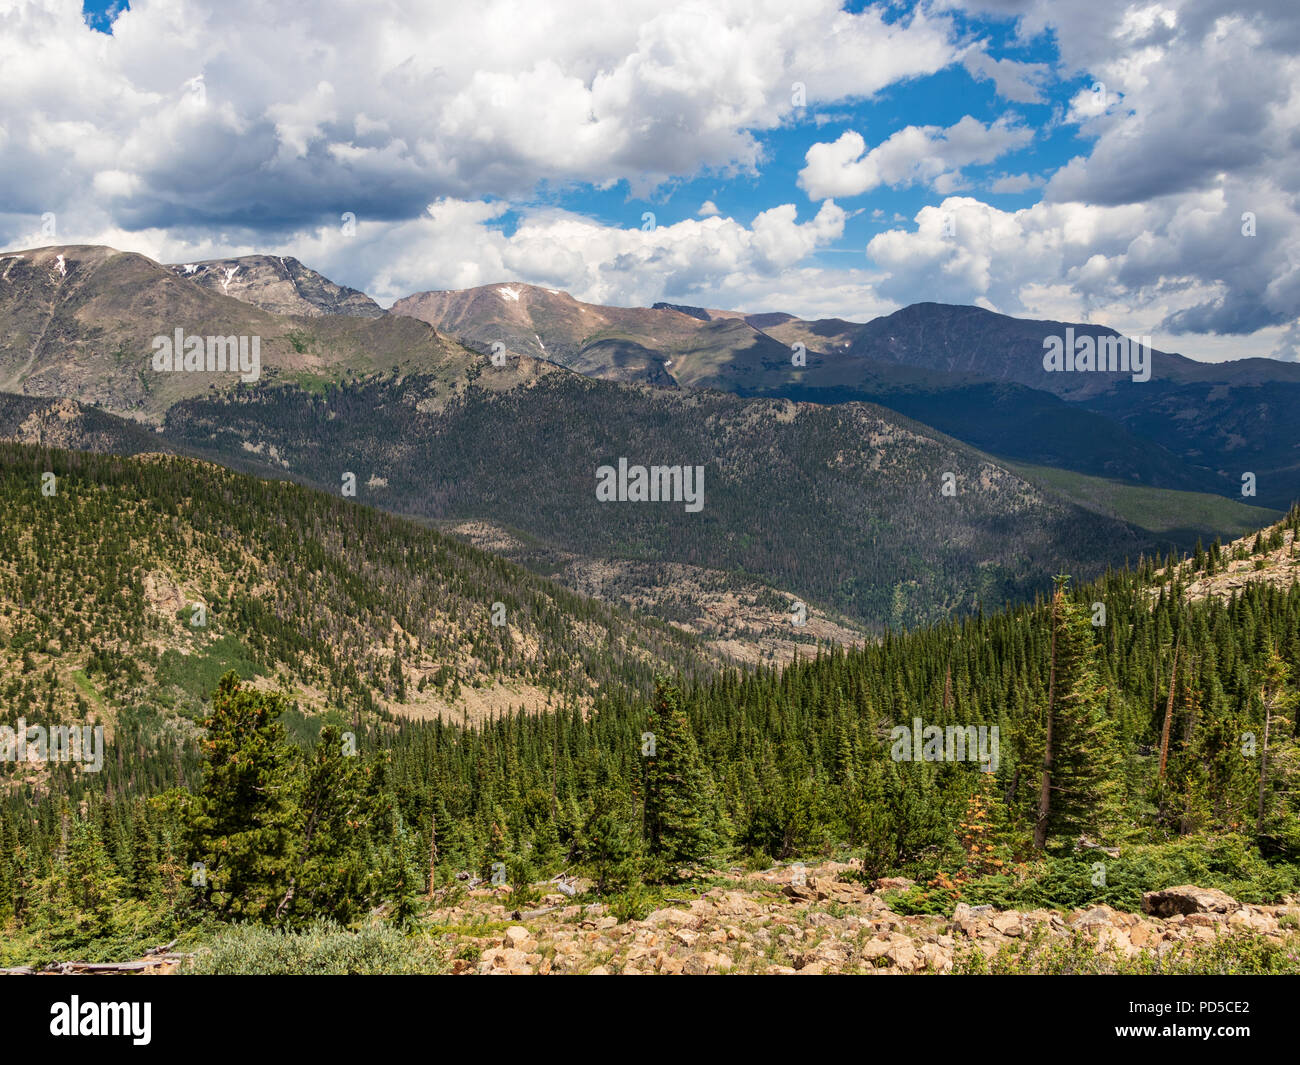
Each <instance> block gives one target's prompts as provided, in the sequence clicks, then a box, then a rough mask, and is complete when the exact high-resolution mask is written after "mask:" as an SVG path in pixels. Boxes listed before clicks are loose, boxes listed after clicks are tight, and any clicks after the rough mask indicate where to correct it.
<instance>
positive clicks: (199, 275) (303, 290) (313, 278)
mask: <svg viewBox="0 0 1300 1065" xmlns="http://www.w3.org/2000/svg"><path fill="white" fill-rule="evenodd" d="M170 269H171V270H172V271H174V272H175V273H176V274H177V275H179V276H180V277H184V278H187V279H189V280H190V281H193V282H194V283H195V284H196V285H202V286H203V287H204V288H207V289H211V290H212V291H214V292H220V293H221V294H222V295H223V296H231V297H233V298H234V299H237V300H242V301H243V302H245V303H251V304H253V306H255V307H261V308H262V309H263V310H266V311H270V312H271V313H272V314H296V315H301V316H303V317H308V318H315V317H318V316H320V315H325V314H341V315H346V316H350V317H356V318H382V317H383V315H384V309H383V308H382V307H380V306H379V304H377V303H376V302H375V301H374V300H372V299H371V298H370V297H369V296H367V295H366V294H365V293H364V292H361V291H359V290H357V289H355V288H348V287H347V286H346V285H337V284H335V283H334V282H333V281H331V280H330V279H329V278H328V277H325V276H324V275H323V274H318V273H317V272H316V271H315V270H312V269H311V268H309V267H306V266H304V265H303V264H302V263H300V262H299V261H298V260H297V259H295V258H294V257H293V256H292V255H243V256H240V257H238V258H235V259H208V260H205V261H203V262H197V263H174V264H172V265H171V267H170Z"/></svg>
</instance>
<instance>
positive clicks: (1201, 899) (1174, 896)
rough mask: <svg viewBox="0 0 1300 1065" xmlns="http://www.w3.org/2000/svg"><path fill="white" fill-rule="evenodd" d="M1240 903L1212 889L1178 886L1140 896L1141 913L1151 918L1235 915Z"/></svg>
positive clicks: (1185, 885)
mask: <svg viewBox="0 0 1300 1065" xmlns="http://www.w3.org/2000/svg"><path fill="white" fill-rule="evenodd" d="M1239 909H1241V903H1239V902H1238V901H1237V900H1236V899H1234V898H1233V897H1232V896H1231V895H1226V894H1224V893H1223V892H1222V891H1217V890H1215V889H1214V888H1203V887H1197V886H1196V885H1195V884H1180V885H1179V886H1178V887H1171V888H1165V889H1164V890H1163V891H1148V892H1146V893H1145V894H1144V895H1143V896H1142V912H1143V913H1149V914H1151V915H1152V916H1153V917H1172V916H1173V915H1174V914H1176V913H1183V914H1187V913H1235V912H1236V911H1237V910H1239Z"/></svg>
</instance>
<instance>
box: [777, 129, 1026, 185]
mask: <svg viewBox="0 0 1300 1065" xmlns="http://www.w3.org/2000/svg"><path fill="white" fill-rule="evenodd" d="M1032 139H1033V131H1032V130H1030V129H1029V128H1027V127H1025V126H1022V125H1020V124H1019V123H1018V121H1017V120H1016V119H1015V118H1014V117H1011V116H1005V115H1004V116H1003V117H1001V118H999V119H997V120H996V121H994V122H992V123H990V124H989V125H987V126H986V125H984V124H983V123H982V122H980V121H979V120H978V119H975V118H972V117H971V116H970V115H967V116H966V117H964V118H963V119H962V120H961V121H960V122H958V123H956V124H955V125H953V126H949V127H948V128H947V129H943V128H941V127H939V126H907V127H905V128H904V129H900V130H899V131H898V132H897V133H894V134H893V135H891V136H890V137H889V138H888V139H887V140H885V141H883V142H882V143H880V144H878V145H876V147H874V148H872V149H871V150H870V151H867V150H866V147H867V146H866V141H864V140H863V139H862V135H861V134H860V133H857V132H856V131H854V130H848V131H846V132H845V133H843V134H841V136H840V137H839V139H838V140H836V141H832V142H821V143H818V144H814V145H813V146H812V147H811V148H809V149H808V152H807V154H806V156H805V163H806V165H805V166H804V168H803V169H802V170H800V171H799V187H800V188H802V189H803V190H804V191H806V192H807V193H808V196H809V198H810V199H814V200H821V199H825V198H826V197H828V196H839V197H845V196H858V195H861V194H862V193H864V192H869V191H871V190H872V189H874V188H878V187H879V186H881V185H890V186H899V185H913V184H930V185H932V186H933V187H934V188H935V189H936V191H938V192H939V193H940V194H946V193H948V192H952V191H954V190H955V189H956V188H958V187H960V184H961V181H962V178H961V169H962V167H966V166H971V165H975V164H979V163H989V162H992V161H993V160H994V159H996V158H998V157H999V156H1001V155H1004V154H1006V153H1007V152H1010V151H1014V150H1016V149H1018V148H1023V147H1024V146H1025V145H1027V144H1028V143H1029V142H1030V141H1031V140H1032Z"/></svg>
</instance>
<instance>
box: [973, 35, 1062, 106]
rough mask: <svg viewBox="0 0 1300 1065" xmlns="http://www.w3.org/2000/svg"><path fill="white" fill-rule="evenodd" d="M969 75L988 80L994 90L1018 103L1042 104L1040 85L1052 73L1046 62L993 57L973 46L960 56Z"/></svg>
mask: <svg viewBox="0 0 1300 1065" xmlns="http://www.w3.org/2000/svg"><path fill="white" fill-rule="evenodd" d="M962 66H964V67H965V68H966V70H967V72H968V73H969V74H970V76H971V77H973V78H975V79H976V80H977V81H991V82H993V87H994V89H996V91H997V94H998V95H999V96H1001V97H1002V98H1003V99H1005V100H1011V101H1013V102H1015V103H1019V104H1041V103H1045V102H1046V99H1045V97H1044V96H1043V86H1044V85H1045V84H1046V83H1047V81H1048V80H1049V79H1050V77H1051V67H1049V66H1048V65H1047V64H1046V63H1021V62H1017V61H1016V60H1014V59H995V58H993V56H991V55H989V54H988V52H987V51H985V50H984V49H983V48H976V49H972V50H971V51H970V52H968V53H966V57H965V58H964V59H963V60H962Z"/></svg>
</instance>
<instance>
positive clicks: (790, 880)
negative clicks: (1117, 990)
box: [429, 863, 1300, 975]
mask: <svg viewBox="0 0 1300 1065" xmlns="http://www.w3.org/2000/svg"><path fill="white" fill-rule="evenodd" d="M852 869H853V867H852V866H850V865H845V864H841V863H826V864H822V865H817V866H810V867H808V868H807V869H804V870H799V869H797V868H794V867H787V868H781V869H773V870H768V871H766V872H760V873H754V874H749V875H745V874H740V873H739V872H738V871H733V873H735V876H736V879H734V880H732V881H730V882H729V883H728V882H727V881H726V880H725V879H723V880H722V882H719V878H717V877H715V878H714V879H713V881H712V886H707V887H705V886H701V887H697V888H695V889H694V890H692V889H691V888H689V887H686V888H683V889H682V895H683V896H684V897H683V898H682V899H681V901H674V902H673V903H672V904H670V905H668V906H665V907H663V908H660V909H656V910H653V911H652V912H650V913H649V914H647V915H646V916H645V918H644V919H643V920H629V921H622V922H620V921H619V920H618V918H617V917H616V916H614V915H613V914H611V913H609V912H608V911H607V908H606V907H605V906H604V905H601V904H589V905H579V904H577V903H575V902H574V901H573V900H572V899H569V898H566V897H565V896H563V895H558V894H557V895H550V896H546V897H544V898H543V899H541V900H540V901H539V902H538V903H537V904H536V906H537V909H533V910H524V911H522V912H521V911H518V910H511V909H510V908H509V906H508V904H507V903H506V902H504V901H502V900H503V897H504V894H505V893H506V892H507V891H508V888H504V887H502V888H497V889H478V890H474V891H470V892H468V893H467V894H466V895H465V896H464V897H463V898H462V899H461V900H460V901H459V902H458V903H457V904H456V905H454V906H446V907H443V908H441V909H438V910H435V911H433V912H432V913H431V914H430V915H429V920H430V925H431V927H430V928H429V931H430V932H433V933H435V934H437V932H438V931H439V928H441V929H443V932H444V934H445V935H447V936H448V937H449V938H450V939H452V941H453V949H454V954H455V960H454V962H453V969H454V971H455V972H457V973H465V974H488V975H509V974H519V975H528V974H539V975H546V974H552V973H587V974H593V975H603V974H624V975H630V974H654V973H659V974H676V973H686V974H705V973H784V974H801V975H808V974H821V973H925V972H930V973H946V972H951V971H952V970H953V967H954V963H955V962H956V963H958V967H959V968H961V967H962V964H961V963H962V961H963V959H969V958H970V957H971V956H972V955H973V954H974V953H975V952H978V953H981V954H983V955H984V956H985V957H988V958H992V957H994V956H995V955H997V954H998V953H999V952H1000V951H1004V950H1005V949H1007V948H1010V949H1015V948H1016V947H1017V946H1018V945H1020V944H1024V943H1026V942H1028V941H1029V940H1031V939H1032V938H1034V937H1035V936H1041V937H1044V938H1045V939H1048V940H1060V941H1062V942H1068V941H1070V940H1071V939H1072V938H1074V937H1075V936H1076V935H1081V936H1086V937H1088V939H1089V941H1090V942H1091V943H1092V944H1093V945H1094V949H1095V950H1096V951H1098V952H1101V953H1104V954H1107V955H1109V956H1111V957H1113V958H1115V959H1126V958H1127V959H1131V958H1135V957H1137V956H1139V955H1141V954H1142V953H1143V952H1144V951H1145V952H1149V953H1150V954H1151V955H1153V956H1162V955H1164V954H1165V953H1167V952H1168V951H1170V950H1172V949H1175V948H1177V947H1179V946H1180V945H1195V944H1198V943H1210V942H1213V941H1214V940H1215V939H1216V938H1217V937H1219V936H1221V935H1223V934H1225V933H1233V932H1238V931H1241V932H1245V933H1248V934H1253V935H1255V936H1259V937H1262V938H1263V939H1265V940H1267V941H1268V942H1269V943H1271V944H1272V945H1274V946H1278V947H1284V946H1295V947H1296V948H1297V949H1300V935H1297V933H1296V929H1297V927H1300V904H1297V900H1290V901H1288V902H1287V903H1286V904H1282V905H1269V906H1253V905H1243V904H1241V903H1238V902H1237V901H1236V900H1234V899H1232V898H1230V897H1229V896H1228V895H1225V894H1224V893H1223V892H1220V891H1214V890H1210V889H1204V888H1198V887H1194V886H1184V887H1176V888H1170V889H1168V890H1166V891H1162V892H1151V893H1149V894H1148V895H1146V896H1145V897H1144V899H1143V908H1144V910H1145V911H1146V912H1144V913H1142V914H1135V913H1123V912H1119V911H1117V910H1114V909H1111V908H1110V907H1109V906H1094V907H1090V908H1088V909H1082V910H1074V911H1066V912H1058V911H1055V910H1045V909H1044V910H1030V911H1025V912H1021V911H1014V910H1009V911H997V910H994V909H992V908H991V907H988V906H969V905H967V904H965V903H958V904H957V907H956V910H955V911H954V913H953V914H952V916H951V917H943V916H908V915H903V914H899V913H895V912H894V911H893V910H891V909H890V906H889V900H890V897H891V894H894V893H896V892H898V891H899V890H900V889H902V888H905V887H908V886H910V882H909V881H903V880H895V879H889V880H883V881H877V882H876V883H875V884H874V885H873V886H872V888H871V889H868V888H867V887H866V886H865V885H863V884H861V883H856V882H853V881H846V880H844V879H842V874H844V873H846V872H850V871H851V870H852ZM967 967H968V966H967Z"/></svg>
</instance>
